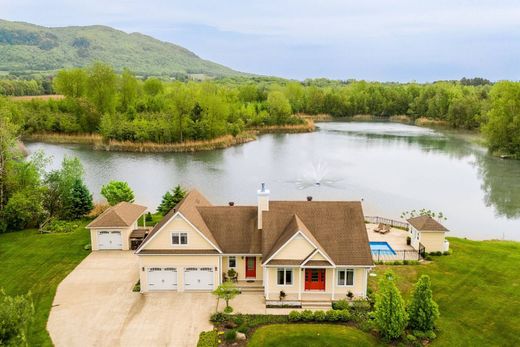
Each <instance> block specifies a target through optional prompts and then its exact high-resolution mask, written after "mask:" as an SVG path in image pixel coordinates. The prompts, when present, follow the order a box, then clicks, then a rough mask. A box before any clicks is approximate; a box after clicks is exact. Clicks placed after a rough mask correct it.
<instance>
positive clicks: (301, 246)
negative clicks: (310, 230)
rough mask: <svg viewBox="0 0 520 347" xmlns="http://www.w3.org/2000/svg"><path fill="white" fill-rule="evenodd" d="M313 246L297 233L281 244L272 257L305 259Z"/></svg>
mask: <svg viewBox="0 0 520 347" xmlns="http://www.w3.org/2000/svg"><path fill="white" fill-rule="evenodd" d="M314 249H315V248H314V247H313V246H312V245H311V244H310V243H309V241H307V240H306V239H305V238H304V237H303V236H301V235H297V236H296V237H295V238H294V239H292V240H291V241H289V243H287V244H286V245H285V246H283V247H282V248H281V249H280V251H279V252H278V253H277V254H276V255H275V256H274V258H273V259H301V260H303V259H305V258H306V257H307V256H308V255H309V254H310V253H311V252H312V251H313V250H314Z"/></svg>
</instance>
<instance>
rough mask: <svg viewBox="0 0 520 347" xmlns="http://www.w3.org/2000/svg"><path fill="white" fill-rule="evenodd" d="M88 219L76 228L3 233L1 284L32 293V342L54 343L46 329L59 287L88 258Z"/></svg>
mask: <svg viewBox="0 0 520 347" xmlns="http://www.w3.org/2000/svg"><path fill="white" fill-rule="evenodd" d="M85 225H86V222H82V223H81V226H80V227H79V228H78V229H77V230H76V231H74V232H70V233H60V234H39V233H38V232H37V231H36V230H34V229H31V230H24V231H19V232H12V233H6V234H0V263H1V264H2V270H1V271H0V287H3V288H4V290H5V291H6V293H7V294H9V295H16V294H25V293H27V292H28V291H30V292H31V293H32V296H33V301H34V306H35V316H34V321H33V322H31V323H30V324H29V331H28V344H29V346H51V345H52V342H51V339H50V337H49V334H48V333H47V330H46V325H47V319H48V317H49V311H50V309H51V305H52V301H53V299H54V294H55V293H56V287H57V286H58V284H59V283H60V282H61V281H62V280H63V278H65V276H67V274H68V273H69V272H70V271H72V269H74V268H75V267H76V265H78V264H79V263H80V262H81V260H83V258H85V257H86V256H87V255H88V254H89V251H86V250H84V249H83V246H84V245H85V244H87V243H89V242H90V236H89V232H88V231H87V230H86V229H85V228H84V226H85Z"/></svg>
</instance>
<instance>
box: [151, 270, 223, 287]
mask: <svg viewBox="0 0 520 347" xmlns="http://www.w3.org/2000/svg"><path fill="white" fill-rule="evenodd" d="M177 271H180V272H181V274H180V275H181V276H183V278H184V290H187V291H189V290H213V277H214V276H213V268H212V267H187V268H175V267H151V268H148V269H147V276H148V278H147V281H148V290H150V291H155V290H177V289H178V282H177V281H178V274H177ZM182 272H183V273H182ZM179 289H180V288H179Z"/></svg>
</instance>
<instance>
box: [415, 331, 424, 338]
mask: <svg viewBox="0 0 520 347" xmlns="http://www.w3.org/2000/svg"><path fill="white" fill-rule="evenodd" d="M412 332H413V335H414V336H415V337H416V338H418V339H425V338H426V334H425V333H424V332H422V331H420V330H414V331H412Z"/></svg>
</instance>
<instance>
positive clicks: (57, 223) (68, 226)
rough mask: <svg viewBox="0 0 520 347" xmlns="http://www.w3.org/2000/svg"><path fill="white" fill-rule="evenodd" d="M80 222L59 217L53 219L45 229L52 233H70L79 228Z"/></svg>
mask: <svg viewBox="0 0 520 347" xmlns="http://www.w3.org/2000/svg"><path fill="white" fill-rule="evenodd" d="M79 226H80V225H79V223H78V222H75V221H65V220H58V219H51V220H50V221H49V222H48V223H47V224H46V225H45V226H44V227H43V229H45V230H43V231H47V232H50V233H70V232H72V231H75V230H76V229H78V228H79Z"/></svg>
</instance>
